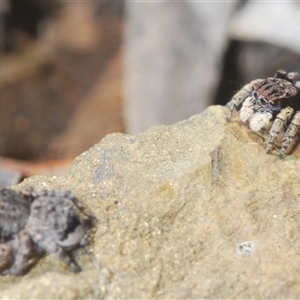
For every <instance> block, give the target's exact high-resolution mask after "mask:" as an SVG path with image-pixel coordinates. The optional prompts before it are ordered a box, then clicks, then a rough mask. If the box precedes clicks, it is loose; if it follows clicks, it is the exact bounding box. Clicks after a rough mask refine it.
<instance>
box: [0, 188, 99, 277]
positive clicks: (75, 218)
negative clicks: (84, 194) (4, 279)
mask: <svg viewBox="0 0 300 300" xmlns="http://www.w3.org/2000/svg"><path fill="white" fill-rule="evenodd" d="M80 212H82V213H83V214H84V215H85V216H86V217H85V218H83V217H82V216H81V214H80ZM93 221H94V219H93V216H92V215H91V214H89V213H87V212H85V209H84V207H83V205H82V204H81V203H80V202H79V200H78V199H77V198H76V197H75V196H74V195H72V194H71V193H70V192H68V191H56V190H52V191H47V190H42V191H39V192H36V191H34V189H33V188H32V187H30V186H28V187H25V188H23V189H22V190H21V192H20V193H17V192H15V191H13V190H10V189H2V190H0V240H1V243H0V262H1V263H2V266H4V268H5V270H4V271H3V272H2V275H6V274H14V275H20V274H23V273H24V272H25V271H26V269H27V268H28V261H29V259H30V258H33V257H36V255H40V254H42V253H43V252H49V253H53V254H54V255H56V256H57V257H59V258H60V259H61V260H62V261H63V262H65V263H66V264H67V265H69V266H70V268H71V269H72V270H73V271H74V272H80V271H81V268H80V266H79V265H78V264H77V263H76V262H75V261H74V260H73V259H72V258H71V257H70V255H69V254H68V251H70V250H73V249H75V248H77V247H80V246H85V245H87V244H88V243H89V239H88V234H87V228H88V227H89V226H91V225H92V223H93Z"/></svg>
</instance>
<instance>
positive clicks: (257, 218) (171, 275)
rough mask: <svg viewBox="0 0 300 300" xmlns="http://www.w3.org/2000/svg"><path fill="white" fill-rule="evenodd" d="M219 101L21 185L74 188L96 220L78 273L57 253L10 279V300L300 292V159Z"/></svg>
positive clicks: (1, 287)
mask: <svg viewBox="0 0 300 300" xmlns="http://www.w3.org/2000/svg"><path fill="white" fill-rule="evenodd" d="M225 117H226V109H225V108H224V107H218V106H212V107H209V108H208V109H207V110H205V111H204V112H203V113H202V114H201V115H197V116H194V117H192V118H190V119H189V120H186V121H183V122H180V123H178V124H175V125H172V126H158V127H153V128H151V129H150V130H148V131H147V132H145V133H142V134H140V135H138V136H129V135H124V134H111V135H108V136H107V137H105V138H104V139H103V140H102V141H101V142H100V143H99V144H97V145H95V146H94V147H93V148H91V149H90V150H88V151H87V152H85V153H83V154H82V155H80V156H79V157H78V158H77V159H76V160H75V162H74V166H73V167H72V168H71V170H70V171H69V173H68V174H67V175H66V176H64V177H57V178H47V177H39V176H36V177H32V178H29V179H27V180H26V181H25V182H24V183H21V184H20V185H19V186H17V187H16V188H20V187H21V186H23V185H25V184H32V185H33V186H35V187H36V188H51V189H53V188H54V189H68V190H71V191H72V192H73V193H74V194H75V195H77V196H78V197H79V199H81V201H82V202H83V203H84V204H85V206H86V207H88V208H89V209H90V210H91V211H92V212H93V213H94V214H95V216H96V217H97V224H96V226H95V228H94V229H93V230H92V232H91V236H92V244H91V245H90V246H89V247H87V248H86V249H79V250H77V251H75V252H74V256H75V258H76V259H77V260H78V262H79V263H80V265H81V266H82V269H83V271H82V272H81V273H80V274H73V273H72V272H71V271H70V270H69V269H68V268H67V267H65V266H64V265H63V263H62V262H60V261H59V260H58V259H57V258H56V257H54V256H52V255H46V256H45V257H43V258H42V259H41V260H40V261H39V263H38V264H37V265H35V266H34V268H33V269H32V270H31V271H30V272H29V273H28V274H27V275H25V276H22V277H12V276H10V277H1V278H0V295H1V298H3V299H18V298H23V299H24V298H29V299H37V298H38V299H83V298H84V299H87V298H88V299H93V298H94V299H146V298H147V299H149V298H155V299H183V298H185V299H186V298H196V299H199V298H219V299H220V298H222V299H225V298H227V299H228V298H230V299H241V298H243V299H250V298H252V299H253V298H269V299H270V298H277V299H278V298H285V299H286V298H299V297H300V276H299V270H300V205H299V204H300V201H299V195H300V184H299V183H300V178H299V174H300V169H299V168H300V160H299V159H298V158H297V156H298V154H297V153H298V152H297V150H296V151H295V152H294V155H293V156H287V157H286V158H285V159H284V160H283V161H282V160H279V159H278V158H277V157H276V155H275V154H276V153H275V151H274V155H271V156H269V155H266V154H265V142H264V141H263V138H262V137H261V136H259V135H256V134H254V133H252V132H251V131H250V130H249V129H248V128H247V127H246V126H245V125H243V124H241V123H240V122H239V120H238V119H237V118H234V119H233V120H232V121H231V122H229V123H228V122H226V121H225Z"/></svg>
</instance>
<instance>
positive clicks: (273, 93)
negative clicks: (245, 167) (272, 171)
mask: <svg viewBox="0 0 300 300" xmlns="http://www.w3.org/2000/svg"><path fill="white" fill-rule="evenodd" d="M299 91H300V75H299V73H296V72H290V73H287V72H286V71H283V70H278V71H277V72H276V73H275V75H274V77H268V78H266V79H255V80H253V81H251V82H250V83H248V84H246V85H245V86H244V87H243V88H242V89H241V90H240V91H238V92H237V93H236V94H235V95H234V96H233V98H232V99H231V100H230V101H229V102H228V103H227V105H226V106H227V107H228V108H229V114H228V115H227V121H229V120H230V118H231V115H232V113H233V112H234V111H235V110H240V119H241V120H242V122H244V123H249V127H250V129H251V130H253V131H259V130H261V129H262V128H264V127H266V126H267V125H268V124H270V123H271V124H272V125H271V128H270V131H269V138H268V142H267V148H266V152H267V154H270V153H271V152H272V149H273V147H274V144H275V142H276V140H277V137H278V135H279V133H281V132H284V137H283V140H282V144H281V148H280V150H279V153H278V156H279V158H281V159H282V158H283V157H284V155H285V153H286V151H287V149H288V148H289V146H290V144H291V142H292V141H293V140H294V139H295V137H296V136H297V134H298V133H299V128H300V93H299ZM272 122H273V123H272Z"/></svg>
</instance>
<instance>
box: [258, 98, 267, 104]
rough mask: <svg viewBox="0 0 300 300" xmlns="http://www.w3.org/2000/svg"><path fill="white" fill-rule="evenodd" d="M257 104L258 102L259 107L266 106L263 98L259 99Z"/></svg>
mask: <svg viewBox="0 0 300 300" xmlns="http://www.w3.org/2000/svg"><path fill="white" fill-rule="evenodd" d="M259 102H260V104H261V105H266V104H267V102H266V100H265V99H263V98H260V99H259Z"/></svg>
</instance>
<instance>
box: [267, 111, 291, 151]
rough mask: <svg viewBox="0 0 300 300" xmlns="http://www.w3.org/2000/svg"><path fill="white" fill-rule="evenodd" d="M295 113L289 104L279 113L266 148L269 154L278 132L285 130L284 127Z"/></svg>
mask: <svg viewBox="0 0 300 300" xmlns="http://www.w3.org/2000/svg"><path fill="white" fill-rule="evenodd" d="M293 113H294V110H293V109H292V108H291V107H289V106H288V107H286V108H284V109H282V110H281V112H280V113H279V114H278V115H277V117H276V119H275V120H274V122H273V124H272V127H271V129H270V132H269V139H268V144H267V149H266V153H267V154H271V152H272V149H273V147H274V143H275V141H276V139H277V136H278V134H279V133H280V132H282V131H283V130H284V127H285V126H286V124H287V122H288V121H289V120H290V119H291V117H292V116H293Z"/></svg>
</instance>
